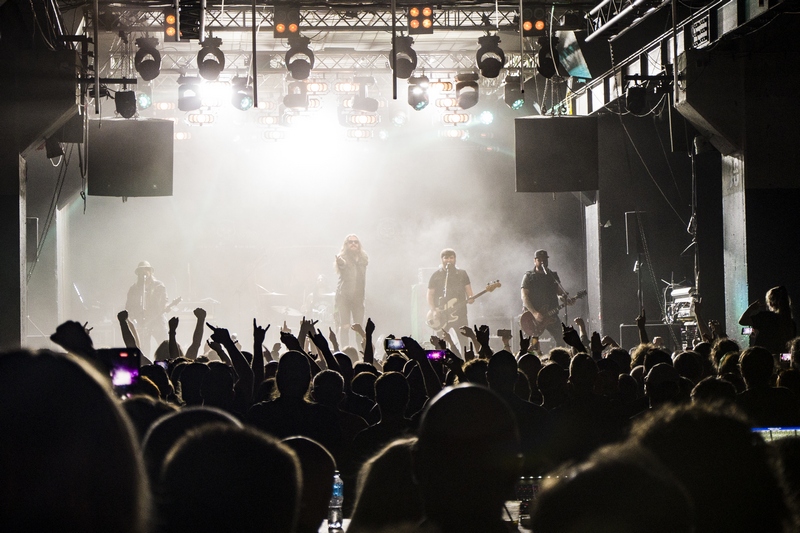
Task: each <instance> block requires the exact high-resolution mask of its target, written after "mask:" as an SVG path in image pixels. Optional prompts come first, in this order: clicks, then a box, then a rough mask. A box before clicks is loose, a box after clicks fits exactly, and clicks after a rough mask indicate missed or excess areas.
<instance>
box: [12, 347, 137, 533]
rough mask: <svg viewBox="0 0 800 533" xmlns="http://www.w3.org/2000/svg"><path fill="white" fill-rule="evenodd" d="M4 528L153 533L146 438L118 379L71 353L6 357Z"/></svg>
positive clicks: (22, 354)
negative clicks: (121, 396)
mask: <svg viewBox="0 0 800 533" xmlns="http://www.w3.org/2000/svg"><path fill="white" fill-rule="evenodd" d="M0 406H2V407H0V472H1V473H2V474H0V478H2V488H0V530H1V531H29V532H39V531H83V532H88V533H106V532H109V531H115V532H123V533H145V532H146V531H148V525H149V524H148V523H149V519H150V496H149V489H148V483H147V476H146V474H145V471H144V466H143V464H142V460H141V455H140V452H139V447H138V445H137V439H136V436H135V434H134V430H133V428H132V426H131V424H130V422H129V421H128V419H127V417H126V415H125V414H124V413H123V411H122V409H121V407H120V406H119V401H118V400H117V399H116V398H115V397H114V396H113V395H112V392H111V388H110V380H109V379H108V378H107V377H106V376H104V375H102V374H100V373H99V372H98V371H97V370H95V368H93V367H92V366H91V365H90V364H88V363H87V362H86V361H84V360H82V359H79V358H78V357H75V356H71V355H59V354H54V353H51V352H46V351H41V352H38V353H36V354H34V353H31V352H26V351H17V352H9V353H5V354H2V355H0Z"/></svg>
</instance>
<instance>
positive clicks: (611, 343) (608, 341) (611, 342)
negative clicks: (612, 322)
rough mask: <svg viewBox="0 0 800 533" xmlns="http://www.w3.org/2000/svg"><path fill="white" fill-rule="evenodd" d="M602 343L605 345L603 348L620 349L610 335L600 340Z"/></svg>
mask: <svg viewBox="0 0 800 533" xmlns="http://www.w3.org/2000/svg"><path fill="white" fill-rule="evenodd" d="M600 342H602V343H603V346H611V347H612V348H619V344H617V341H615V340H614V339H612V338H611V337H609V336H608V335H604V336H603V338H602V339H600Z"/></svg>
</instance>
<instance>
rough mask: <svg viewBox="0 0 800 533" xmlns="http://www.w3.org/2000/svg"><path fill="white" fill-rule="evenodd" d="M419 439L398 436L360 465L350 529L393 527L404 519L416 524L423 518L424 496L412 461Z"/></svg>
mask: <svg viewBox="0 0 800 533" xmlns="http://www.w3.org/2000/svg"><path fill="white" fill-rule="evenodd" d="M416 442H417V439H416V438H409V439H399V440H396V441H394V442H392V443H391V444H389V445H388V446H386V447H385V448H384V449H382V450H381V451H379V452H378V453H377V454H376V455H374V456H373V457H372V458H370V459H369V460H368V461H367V462H366V463H364V466H362V467H361V472H360V473H359V475H358V486H357V496H356V502H355V506H354V510H353V516H352V519H351V521H350V526H349V527H348V528H347V531H348V533H374V532H378V531H388V530H394V529H395V528H396V527H397V526H398V525H399V524H402V523H404V522H405V523H409V524H413V525H414V526H416V525H417V524H418V523H419V521H420V520H421V519H422V498H421V496H420V489H419V487H418V486H417V484H416V483H415V482H414V476H413V475H412V463H411V450H412V448H413V446H414V444H415V443H416Z"/></svg>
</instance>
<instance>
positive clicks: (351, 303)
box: [334, 234, 369, 346]
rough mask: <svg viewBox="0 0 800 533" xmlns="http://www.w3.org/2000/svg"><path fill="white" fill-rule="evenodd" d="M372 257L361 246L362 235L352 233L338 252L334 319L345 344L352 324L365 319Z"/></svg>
mask: <svg viewBox="0 0 800 533" xmlns="http://www.w3.org/2000/svg"><path fill="white" fill-rule="evenodd" d="M368 264H369V257H368V256H367V252H365V251H364V249H363V248H362V247H361V241H360V240H359V238H358V235H353V234H350V235H348V236H347V237H345V239H344V243H343V244H342V249H341V250H340V251H339V253H338V254H337V255H336V261H335V262H334V268H335V269H336V273H337V274H338V275H339V283H338V284H337V285H336V300H335V303H334V319H335V321H336V326H337V327H338V328H339V331H338V332H337V333H338V334H339V341H340V342H341V343H342V346H344V345H346V344H348V342H349V339H350V326H351V325H353V324H362V323H363V322H364V297H365V292H366V286H367V265H368Z"/></svg>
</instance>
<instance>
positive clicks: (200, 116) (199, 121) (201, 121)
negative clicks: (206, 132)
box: [186, 112, 214, 126]
mask: <svg viewBox="0 0 800 533" xmlns="http://www.w3.org/2000/svg"><path fill="white" fill-rule="evenodd" d="M186 120H187V121H188V122H189V124H192V125H197V126H204V125H205V124H213V123H214V115H210V114H208V113H203V112H200V113H191V114H190V115H189V116H188V117H187V118H186Z"/></svg>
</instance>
